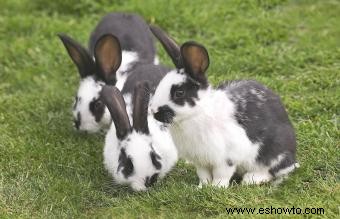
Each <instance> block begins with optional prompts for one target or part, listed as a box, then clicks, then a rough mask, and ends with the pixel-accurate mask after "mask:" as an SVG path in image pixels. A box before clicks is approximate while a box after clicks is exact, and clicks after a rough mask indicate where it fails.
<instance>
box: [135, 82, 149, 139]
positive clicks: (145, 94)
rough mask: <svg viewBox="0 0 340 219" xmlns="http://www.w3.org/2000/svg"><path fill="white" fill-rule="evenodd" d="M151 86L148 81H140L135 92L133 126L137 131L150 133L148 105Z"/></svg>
mask: <svg viewBox="0 0 340 219" xmlns="http://www.w3.org/2000/svg"><path fill="white" fill-rule="evenodd" d="M149 99H150V86H149V84H148V82H147V81H142V82H138V83H137V85H136V86H135V89H134V94H133V128H134V129H135V130H136V131H137V132H141V133H144V134H149V133H150V132H149V126H148V105H149Z"/></svg>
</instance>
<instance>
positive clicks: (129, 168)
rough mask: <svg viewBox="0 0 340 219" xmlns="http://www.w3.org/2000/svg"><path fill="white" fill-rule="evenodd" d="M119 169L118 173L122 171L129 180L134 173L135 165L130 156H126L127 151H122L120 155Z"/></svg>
mask: <svg viewBox="0 0 340 219" xmlns="http://www.w3.org/2000/svg"><path fill="white" fill-rule="evenodd" d="M118 163H119V164H118V169H117V171H120V170H121V169H123V170H122V173H123V175H124V177H125V178H128V177H129V176H131V175H132V173H133V163H132V160H131V158H130V157H129V156H127V155H126V152H125V149H124V148H122V149H120V154H119V158H118Z"/></svg>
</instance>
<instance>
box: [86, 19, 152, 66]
mask: <svg viewBox="0 0 340 219" xmlns="http://www.w3.org/2000/svg"><path fill="white" fill-rule="evenodd" d="M108 33H110V34H113V35H114V36H116V37H117V38H118V40H119V42H120V45H121V48H122V50H123V51H124V50H125V51H134V52H137V53H138V57H139V58H140V59H143V61H146V62H148V63H153V61H154V58H155V55H156V48H155V42H154V38H153V36H152V33H151V31H150V30H149V26H148V25H147V23H146V22H145V21H144V19H143V18H141V17H140V16H139V15H136V14H130V13H118V12H115V13H109V14H107V15H106V16H104V17H103V18H102V19H101V21H100V22H99V23H98V25H97V26H96V28H95V29H94V30H93V32H92V34H91V37H90V41H89V50H90V54H91V56H93V53H94V47H95V44H96V42H97V41H98V39H99V38H100V37H101V36H103V35H104V34H108Z"/></svg>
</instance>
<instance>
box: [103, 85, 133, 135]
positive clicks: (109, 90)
mask: <svg viewBox="0 0 340 219" xmlns="http://www.w3.org/2000/svg"><path fill="white" fill-rule="evenodd" d="M100 97H101V99H102V101H103V102H104V104H105V105H106V106H107V108H108V109H109V111H110V114H111V117H112V120H113V123H114V124H115V127H116V135H117V138H118V139H119V140H123V139H124V138H125V137H126V136H127V134H128V133H129V132H130V131H131V125H130V121H129V117H128V114H127V112H126V105H125V101H124V99H123V96H122V94H121V93H120V91H119V90H118V88H116V87H114V86H109V85H105V86H104V87H103V89H102V91H101V93H100Z"/></svg>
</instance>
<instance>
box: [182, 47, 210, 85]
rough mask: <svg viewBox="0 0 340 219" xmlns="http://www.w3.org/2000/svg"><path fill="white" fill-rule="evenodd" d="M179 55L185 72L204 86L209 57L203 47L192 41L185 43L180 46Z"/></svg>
mask: <svg viewBox="0 0 340 219" xmlns="http://www.w3.org/2000/svg"><path fill="white" fill-rule="evenodd" d="M181 55H182V59H183V64H184V69H185V72H186V73H187V74H189V76H191V77H192V78H193V79H195V80H197V81H198V82H199V83H201V84H202V85H204V86H206V85H207V84H208V82H207V78H206V76H205V72H206V70H207V69H208V67H209V55H208V51H207V50H206V49H205V48H204V46H202V45H201V44H198V43H196V42H193V41H189V42H186V43H184V44H183V45H182V46H181Z"/></svg>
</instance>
